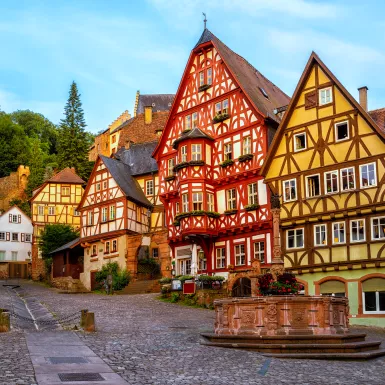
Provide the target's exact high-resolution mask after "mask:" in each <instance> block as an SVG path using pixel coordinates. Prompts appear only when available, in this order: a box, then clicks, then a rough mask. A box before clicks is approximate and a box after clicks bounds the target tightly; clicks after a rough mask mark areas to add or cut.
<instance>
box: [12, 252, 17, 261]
mask: <svg viewBox="0 0 385 385" xmlns="http://www.w3.org/2000/svg"><path fill="white" fill-rule="evenodd" d="M11 258H12V261H17V251H12V252H11Z"/></svg>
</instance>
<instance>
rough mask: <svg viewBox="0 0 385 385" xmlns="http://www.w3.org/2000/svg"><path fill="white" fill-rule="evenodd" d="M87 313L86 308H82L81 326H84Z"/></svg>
mask: <svg viewBox="0 0 385 385" xmlns="http://www.w3.org/2000/svg"><path fill="white" fill-rule="evenodd" d="M87 313H88V309H84V310H82V311H81V316H80V326H81V327H84V323H85V321H86V316H87Z"/></svg>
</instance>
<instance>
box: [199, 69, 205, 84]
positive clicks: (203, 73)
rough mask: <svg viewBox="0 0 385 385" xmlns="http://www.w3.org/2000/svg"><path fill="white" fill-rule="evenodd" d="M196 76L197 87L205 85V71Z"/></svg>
mask: <svg viewBox="0 0 385 385" xmlns="http://www.w3.org/2000/svg"><path fill="white" fill-rule="evenodd" d="M198 76H199V87H201V86H204V85H205V70H202V71H200V72H199V74H198Z"/></svg>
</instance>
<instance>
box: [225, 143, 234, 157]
mask: <svg viewBox="0 0 385 385" xmlns="http://www.w3.org/2000/svg"><path fill="white" fill-rule="evenodd" d="M223 158H224V160H232V159H233V144H232V143H226V144H225V146H224V150H223Z"/></svg>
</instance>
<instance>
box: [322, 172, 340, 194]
mask: <svg viewBox="0 0 385 385" xmlns="http://www.w3.org/2000/svg"><path fill="white" fill-rule="evenodd" d="M328 175H335V176H336V181H337V190H336V191H328V180H327V176H328ZM339 179H340V178H339V175H338V170H333V171H328V172H325V175H324V183H325V194H336V193H338V191H339V190H340V180H339ZM332 181H333V179H330V183H331V187H333V183H332Z"/></svg>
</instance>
